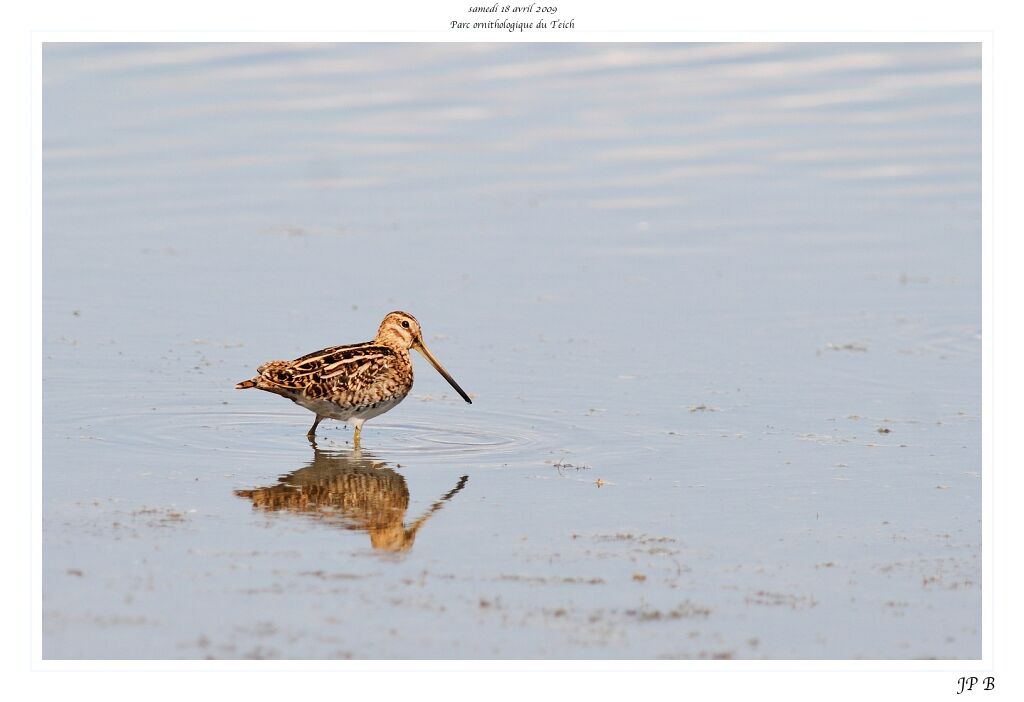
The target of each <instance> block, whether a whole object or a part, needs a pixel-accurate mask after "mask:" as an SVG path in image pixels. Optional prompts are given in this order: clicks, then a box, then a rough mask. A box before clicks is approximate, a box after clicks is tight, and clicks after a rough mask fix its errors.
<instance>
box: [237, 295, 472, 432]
mask: <svg viewBox="0 0 1024 702" xmlns="http://www.w3.org/2000/svg"><path fill="white" fill-rule="evenodd" d="M409 349H416V350H417V351H419V352H420V353H422V354H423V356H424V357H425V358H426V359H427V360H428V361H430V364H431V365H432V366H434V368H436V369H437V372H438V373H440V374H441V375H442V376H443V377H444V379H445V380H447V381H448V382H449V383H450V384H451V386H452V387H453V388H455V390H456V392H458V393H459V394H460V395H462V399H464V400H465V401H466V402H469V403H470V404H472V402H473V401H472V400H471V399H469V395H467V394H466V392H465V391H464V390H463V389H462V388H461V387H459V384H458V383H456V382H455V379H454V378H452V376H451V375H449V373H448V371H446V370H445V369H444V366H442V365H441V362H440V361H438V360H437V359H436V358H434V354H432V353H430V349H428V348H427V346H426V344H424V343H423V332H422V331H421V330H420V323H419V322H417V321H416V318H415V317H413V316H412V315H411V314H408V313H406V312H391V313H390V314H388V316H386V317H385V318H384V321H382V322H381V323H380V328H379V329H378V330H377V336H376V338H374V340H373V341H367V342H365V343H362V344H349V345H347V346H331V347H330V348H326V349H321V350H319V351H314V352H313V353H310V354H306V355H305V356H302V357H301V358H296V359H295V360H294V361H270V362H269V363H264V364H263V365H262V366H260V367H259V368H257V369H256V372H257V373H258V374H259V375H257V376H256V377H255V378H252V379H250V380H243V381H242V382H240V383H238V385H236V386H235V387H236V388H237V389H239V390H245V389H247V388H256V389H258V390H266V391H267V392H272V393H274V394H276V395H280V396H282V397H287V398H288V399H289V400H291V401H292V402H295V403H296V404H299V405H302V406H303V407H305V408H306V409H308V410H309V411H310V412H312V413H314V414H315V415H316V419H315V420H314V421H313V426H311V427H310V428H309V432H308V433H307V434H306V435H307V436H308V437H310V438H312V437H313V436H315V435H316V427H317V425H318V424H320V422H321V421H323V420H324V419H337V420H339V421H342V422H345V423H351V424H352V425H353V426H355V445H356V446H359V435H360V431H361V430H362V427H363V422H365V421H366V420H367V419H372V418H373V417H376V416H378V415H381V414H384V413H385V412H387V411H388V410H389V409H391V408H393V407H394V406H395V405H397V404H398V403H399V402H401V401H402V400H404V399H405V396H406V395H408V394H409V391H410V390H412V376H413V373H412V359H411V358H410V357H409Z"/></svg>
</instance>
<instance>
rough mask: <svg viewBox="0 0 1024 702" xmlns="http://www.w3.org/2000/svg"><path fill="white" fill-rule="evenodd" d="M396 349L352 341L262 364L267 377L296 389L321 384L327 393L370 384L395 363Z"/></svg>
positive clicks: (269, 380) (266, 378)
mask: <svg viewBox="0 0 1024 702" xmlns="http://www.w3.org/2000/svg"><path fill="white" fill-rule="evenodd" d="M395 355H396V354H395V352H394V351H393V350H392V349H390V348H388V347H387V346H377V345H374V344H351V345H348V346H332V347H330V348H326V349H321V350H320V351H314V352H313V353H310V354H306V355H305V356H302V357H301V358H296V359H295V360H294V361H272V362H270V363H268V364H266V365H265V366H261V367H260V375H261V376H262V377H263V379H264V380H266V381H268V382H270V383H272V384H274V385H276V386H278V387H280V388H289V389H294V390H302V389H308V388H311V387H314V386H315V387H320V388H322V389H323V390H324V391H325V392H327V393H330V392H331V391H333V390H335V389H339V388H344V387H346V386H350V385H352V384H355V383H358V384H360V385H369V384H371V383H373V382H374V380H375V379H376V378H377V377H378V376H379V375H381V374H382V373H385V372H387V370H388V369H389V368H390V366H391V361H392V359H394V358H395Z"/></svg>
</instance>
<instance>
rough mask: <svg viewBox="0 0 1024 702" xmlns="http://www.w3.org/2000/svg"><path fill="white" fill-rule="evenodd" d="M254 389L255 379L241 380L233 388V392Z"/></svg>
mask: <svg viewBox="0 0 1024 702" xmlns="http://www.w3.org/2000/svg"><path fill="white" fill-rule="evenodd" d="M254 387H256V378H253V379H252V380H243V381H242V382H240V383H238V384H237V385H236V386H235V390H246V389H248V388H254Z"/></svg>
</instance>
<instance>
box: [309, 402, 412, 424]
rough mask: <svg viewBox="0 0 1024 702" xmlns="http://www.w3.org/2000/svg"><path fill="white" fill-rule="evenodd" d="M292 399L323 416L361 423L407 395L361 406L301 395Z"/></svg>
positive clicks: (382, 412)
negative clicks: (348, 405) (350, 405)
mask: <svg viewBox="0 0 1024 702" xmlns="http://www.w3.org/2000/svg"><path fill="white" fill-rule="evenodd" d="M290 399H291V400H292V402H294V403H295V404H297V405H302V406H303V407H305V408H306V409H308V410H309V411H310V412H315V413H316V414H317V415H319V416H321V417H328V418H329V419H337V420H339V421H342V422H351V421H353V420H359V422H360V424H361V423H362V422H364V421H366V420H367V419H373V418H374V417H377V416H380V415H382V414H384V413H385V412H387V411H388V410H389V409H392V408H393V407H394V406H395V405H397V404H399V403H400V402H401V401H402V400H404V399H405V395H399V396H397V397H392V398H388V399H387V400H382V401H381V402H378V403H376V404H372V405H364V406H360V407H342V406H341V405H337V404H335V403H333V402H330V401H328V400H313V399H310V398H308V397H303V396H301V395H298V396H293V397H291V398H290Z"/></svg>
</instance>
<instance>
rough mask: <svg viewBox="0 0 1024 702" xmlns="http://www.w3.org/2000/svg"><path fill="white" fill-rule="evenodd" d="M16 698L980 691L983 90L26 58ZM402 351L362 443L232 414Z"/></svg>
mask: <svg viewBox="0 0 1024 702" xmlns="http://www.w3.org/2000/svg"><path fill="white" fill-rule="evenodd" d="M43 86H44V94H43V108H44V112H43V125H44V148H43V152H44V153H43V159H44V171H43V183H44V193H43V196H44V204H43V213H44V220H43V231H44V241H43V252H44V264H43V265H44V284H43V310H44V319H43V344H44V348H43V405H44V406H43V433H44V439H43V441H44V445H43V515H42V516H43V539H44V543H43V655H44V657H46V658H206V657H215V658H242V657H246V658H332V657H341V658H347V657H354V658H558V659H564V658H641V659H648V658H809V659H816V658H929V657H937V658H978V657H980V655H981V587H980V585H981V496H980V488H981V478H980V475H981V382H980V381H981V353H980V350H981V312H980V303H981V292H980V291H981V265H980V264H981V243H980V223H981V217H980V162H981V161H980V159H981V157H980V143H981V142H980V136H981V126H980V53H979V49H978V47H977V46H976V45H966V44H965V45H949V44H913V45H900V44H836V45H830V44H804V45H795V44H788V45H760V44H741V45H699V44H686V45H679V44H644V45H628V44H620V45H601V44H571V45H560V44H486V45H471V44H392V45H379V44H348V45H297V46H292V45H256V44H224V45H217V44H212V45H189V44H181V45H170V44H168V45H146V46H143V45H130V44H122V45H73V44H66V45H56V44H48V45H47V46H46V47H45V49H44V67H43ZM392 309H404V310H407V311H409V312H412V313H413V314H415V315H416V316H417V317H418V318H419V320H420V322H421V323H422V325H423V328H424V332H425V336H426V340H427V342H428V344H430V346H431V348H432V350H433V351H434V353H435V354H436V355H437V356H438V357H439V358H440V360H441V361H442V362H443V363H444V364H445V366H446V367H447V368H448V369H449V370H450V371H451V373H452V374H453V376H454V377H455V378H456V379H457V380H458V381H459V383H460V384H461V385H462V386H463V387H464V388H465V389H466V390H467V391H468V392H470V394H471V395H472V396H473V398H474V401H473V404H472V405H466V404H465V403H464V402H462V400H461V399H459V398H458V397H457V396H456V395H455V393H454V392H453V391H452V390H451V388H450V387H449V386H448V385H447V384H445V382H444V380H443V379H442V378H441V377H440V376H439V375H437V374H436V373H434V371H433V370H432V369H431V368H430V367H429V365H428V364H426V363H425V362H423V360H422V359H421V358H419V357H417V358H416V359H414V363H415V364H416V370H417V374H418V375H417V380H416V385H415V387H414V389H413V392H412V394H411V395H410V397H409V398H408V399H407V400H406V401H405V402H404V403H403V404H402V405H400V406H399V407H397V408H396V409H394V410H392V411H391V412H389V413H388V414H386V415H384V416H383V417H380V418H377V419H375V420H371V421H370V422H368V423H367V424H366V426H365V427H364V431H363V447H362V449H363V450H362V452H361V453H359V454H356V453H355V452H353V451H352V449H351V446H350V445H349V444H348V442H350V441H351V428H348V429H346V428H345V427H343V426H342V425H340V424H339V423H336V422H324V423H323V424H322V425H321V428H320V431H319V436H318V440H317V445H316V447H315V448H314V447H313V446H311V445H310V444H309V442H307V440H306V438H305V432H306V429H307V428H308V426H309V424H310V423H311V421H312V416H311V415H310V414H309V413H308V412H306V411H305V410H302V409H301V408H299V407H297V406H295V405H292V404H291V403H288V402H286V401H284V400H283V399H281V398H279V397H275V396H272V395H269V394H265V393H258V392H255V391H251V392H240V391H236V390H234V389H233V386H234V383H235V382H237V381H239V380H242V379H244V378H248V377H251V375H252V373H253V370H254V369H255V367H256V366H257V365H259V364H260V363H262V362H264V361H267V360H271V359H275V358H293V357H297V356H299V355H301V354H303V353H306V352H309V351H312V350H315V349H318V348H321V347H323V346H328V345H332V344H338V343H352V342H357V341H362V340H366V339H369V338H370V337H372V335H373V332H374V331H375V329H376V326H377V324H378V323H379V321H380V318H381V317H382V316H383V315H384V314H385V313H386V312H388V311H390V310H392Z"/></svg>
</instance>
